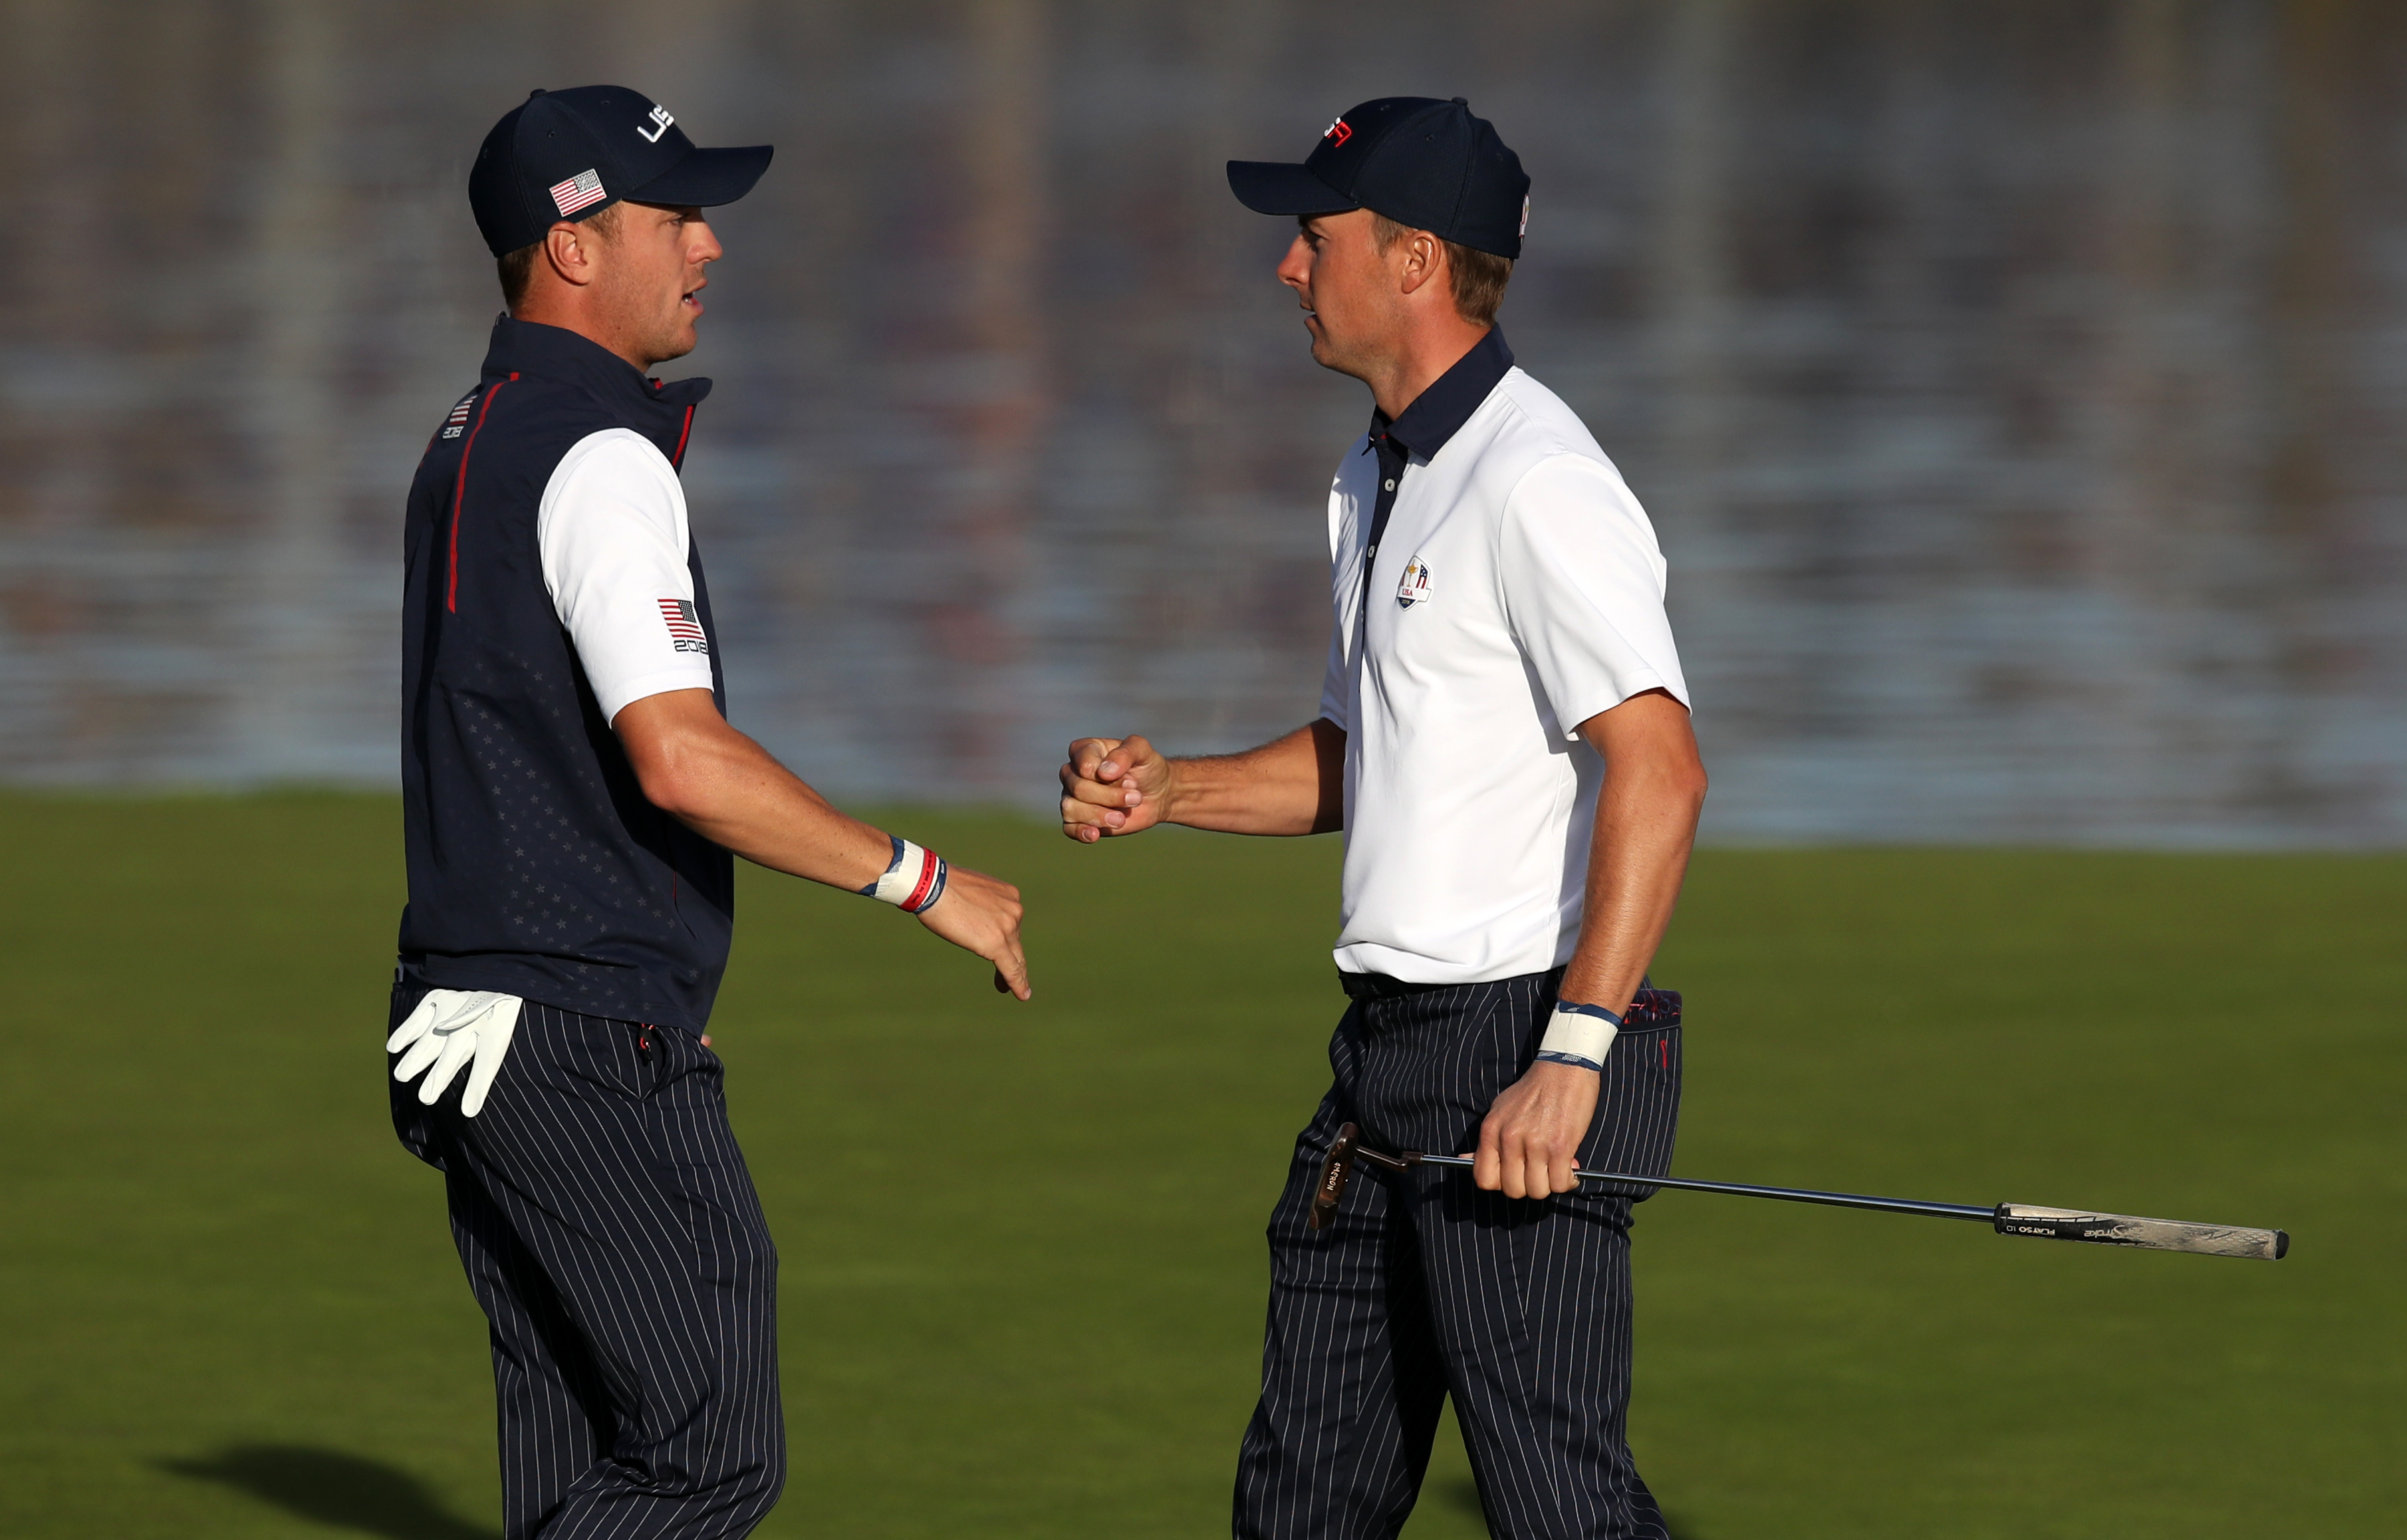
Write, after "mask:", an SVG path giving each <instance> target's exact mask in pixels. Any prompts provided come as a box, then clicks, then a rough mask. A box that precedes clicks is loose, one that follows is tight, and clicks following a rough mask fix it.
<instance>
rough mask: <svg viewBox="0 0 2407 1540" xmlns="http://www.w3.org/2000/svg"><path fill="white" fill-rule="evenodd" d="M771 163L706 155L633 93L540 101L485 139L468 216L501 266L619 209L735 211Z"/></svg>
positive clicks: (553, 94) (588, 91)
mask: <svg viewBox="0 0 2407 1540" xmlns="http://www.w3.org/2000/svg"><path fill="white" fill-rule="evenodd" d="M769 155H770V147H769V146H767V145H750V146H748V147H746V148H744V149H741V150H703V149H698V148H696V146H695V145H694V142H693V141H692V140H691V139H689V138H687V137H686V135H685V130H683V129H681V128H679V127H677V117H676V115H675V114H673V113H671V112H670V111H669V110H668V108H666V107H662V106H661V105H660V104H658V103H657V102H654V101H653V100H652V99H651V98H650V97H648V96H646V95H644V94H643V93H640V92H634V91H629V90H628V89H627V88H626V87H624V86H577V87H576V88H575V89H574V90H570V91H538V92H535V93H534V94H532V95H530V96H529V97H528V98H527V99H526V100H525V101H523V102H520V104H519V105H518V106H517V107H513V108H511V109H510V111H509V112H508V113H507V114H506V116H505V117H504V118H503V119H502V121H500V122H498V123H495V124H494V125H493V130H492V132H491V133H490V134H488V135H485V142H484V144H483V145H482V146H480V147H479V148H478V149H477V164H476V165H475V166H474V167H473V168H472V169H471V170H470V171H469V173H468V207H470V208H471V209H473V210H475V212H476V215H477V230H478V232H480V233H481V234H482V235H484V237H485V244H486V246H488V247H489V248H491V250H492V253H493V255H495V256H497V257H498V256H502V255H505V254H506V253H508V252H511V251H515V250H519V249H520V247H522V246H533V245H534V243H535V242H537V241H539V240H541V239H543V234H544V232H545V231H547V230H548V229H550V228H551V227H552V225H553V224H554V223H555V222H557V221H561V220H575V221H583V220H588V219H591V218H592V217H593V216H594V215H595V214H598V213H600V212H601V211H602V210H603V209H605V208H607V207H610V206H611V205H612V204H614V203H620V202H623V201H628V200H633V201H634V202H637V203H657V204H666V205H668V206H670V207H675V208H686V207H705V208H707V207H714V206H716V205H719V204H723V203H733V202H734V201H735V200H736V199H738V198H740V197H742V196H744V194H745V193H747V192H751V191H752V184H753V183H754V182H757V181H759V180H760V179H761V173H762V172H763V171H765V170H767V169H768V167H769Z"/></svg>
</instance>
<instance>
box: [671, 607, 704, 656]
mask: <svg viewBox="0 0 2407 1540" xmlns="http://www.w3.org/2000/svg"><path fill="white" fill-rule="evenodd" d="M661 619H662V620H665V621H667V622H668V627H669V646H670V647H671V648H672V649H675V650H677V651H678V652H700V653H704V654H705V655H706V654H708V652H709V651H710V638H709V637H707V636H705V635H703V634H702V617H701V616H700V615H698V614H696V613H695V612H694V607H693V601H692V600H691V599H663V600H662V601H661Z"/></svg>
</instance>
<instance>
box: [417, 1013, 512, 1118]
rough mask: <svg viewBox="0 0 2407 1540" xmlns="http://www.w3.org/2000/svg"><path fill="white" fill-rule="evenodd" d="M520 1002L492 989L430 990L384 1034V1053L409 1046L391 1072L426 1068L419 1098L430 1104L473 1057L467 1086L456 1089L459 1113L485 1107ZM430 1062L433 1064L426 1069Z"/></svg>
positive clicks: (469, 1113)
mask: <svg viewBox="0 0 2407 1540" xmlns="http://www.w3.org/2000/svg"><path fill="white" fill-rule="evenodd" d="M519 1003H520V1002H519V997H518V996H517V995H515V994H499V993H496V992H494V991H491V990H429V991H427V993H426V998H425V999H423V1000H420V1002H419V1003H418V1008H417V1009H416V1010H414V1011H411V1012H410V1013H409V1020H406V1021H404V1022H403V1023H402V1024H401V1025H400V1026H398V1027H396V1028H394V1029H393V1034H392V1036H391V1037H388V1038H386V1039H385V1043H384V1050H385V1052H387V1053H401V1050H402V1049H404V1048H408V1049H409V1051H408V1052H407V1053H402V1054H401V1062H400V1063H398V1064H395V1065H393V1066H392V1077H393V1078H394V1079H396V1080H407V1079H408V1078H409V1077H412V1076H414V1075H416V1074H417V1073H418V1072H419V1071H420V1070H422V1069H423V1070H426V1078H425V1079H424V1080H422V1081H420V1083H419V1087H418V1099H419V1100H420V1101H421V1102H423V1103H425V1104H426V1105H428V1106H433V1105H434V1103H435V1099H436V1098H438V1097H440V1096H441V1095H442V1094H443V1092H444V1090H445V1088H447V1087H449V1085H450V1084H451V1077H453V1076H455V1075H458V1074H459V1073H460V1066H461V1065H463V1064H464V1063H467V1062H469V1061H470V1060H471V1059H473V1060H475V1061H476V1067H475V1068H473V1069H471V1070H469V1071H468V1089H467V1090H465V1091H462V1092H461V1093H460V1115H461V1116H462V1117H463V1118H474V1117H475V1116H476V1115H477V1113H478V1112H481V1111H482V1110H484V1105H485V1092H487V1091H491V1089H492V1088H493V1077H494V1076H496V1075H499V1074H500V1073H501V1072H502V1055H504V1054H506V1053H507V1052H509V1051H510V1034H512V1033H513V1032H516V1031H517V1030H518V1025H519ZM413 1045H414V1046H413ZM429 1064H432V1065H434V1068H433V1069H427V1068H426V1066H428V1065H429Z"/></svg>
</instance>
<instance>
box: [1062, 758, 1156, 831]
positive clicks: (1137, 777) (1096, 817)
mask: <svg viewBox="0 0 2407 1540" xmlns="http://www.w3.org/2000/svg"><path fill="white" fill-rule="evenodd" d="M1173 774H1174V771H1173V766H1172V764H1171V762H1170V760H1169V758H1168V756H1166V755H1164V754H1163V753H1162V752H1161V750H1160V749H1156V748H1154V746H1153V745H1152V744H1151V743H1149V742H1147V740H1145V739H1144V738H1141V737H1136V738H1080V739H1079V740H1078V741H1077V742H1075V743H1074V744H1072V745H1071V746H1070V758H1069V760H1068V762H1067V763H1064V764H1063V765H1062V766H1061V833H1062V834H1066V835H1068V836H1069V837H1070V838H1072V839H1075V840H1076V841H1078V842H1079V843H1080V844H1083V845H1092V844H1093V843H1094V842H1095V841H1097V840H1099V839H1102V838H1103V837H1104V836H1105V835H1107V834H1136V833H1138V832H1139V831H1141V830H1145V829H1150V828H1152V827H1153V826H1154V825H1155V824H1157V823H1160V822H1161V820H1163V819H1164V818H1165V817H1166V816H1168V813H1169V809H1170V791H1171V781H1172V778H1173Z"/></svg>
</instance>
